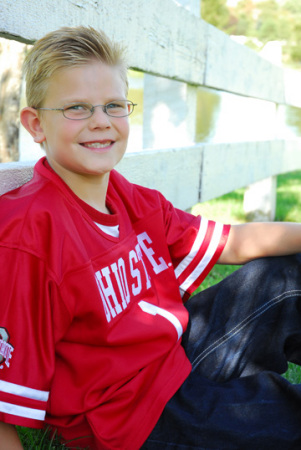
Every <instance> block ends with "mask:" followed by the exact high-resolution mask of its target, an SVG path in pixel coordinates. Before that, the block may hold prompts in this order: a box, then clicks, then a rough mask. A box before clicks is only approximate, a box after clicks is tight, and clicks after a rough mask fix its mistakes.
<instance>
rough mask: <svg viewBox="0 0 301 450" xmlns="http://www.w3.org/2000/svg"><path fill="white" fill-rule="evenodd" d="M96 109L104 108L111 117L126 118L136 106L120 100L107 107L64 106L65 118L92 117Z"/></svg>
mask: <svg viewBox="0 0 301 450" xmlns="http://www.w3.org/2000/svg"><path fill="white" fill-rule="evenodd" d="M96 107H100V108H103V110H104V112H106V113H107V114H108V115H109V116H113V117H125V116H128V115H129V114H131V113H132V112H133V109H134V105H133V103H132V102H130V101H128V100H118V101H115V100H114V101H112V102H110V103H107V104H106V105H95V106H93V105H91V104H89V103H77V104H74V105H66V106H64V116H65V117H66V118H68V119H84V118H88V117H90V116H92V114H93V113H94V110H95V108H96Z"/></svg>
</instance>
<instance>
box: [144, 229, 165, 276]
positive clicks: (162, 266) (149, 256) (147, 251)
mask: <svg viewBox="0 0 301 450" xmlns="http://www.w3.org/2000/svg"><path fill="white" fill-rule="evenodd" d="M137 238H138V242H139V245H140V247H141V249H142V251H143V252H144V254H145V256H146V257H147V259H148V260H149V262H150V263H151V265H152V266H153V269H154V272H155V273H156V274H158V273H160V272H162V271H163V270H166V269H167V268H168V266H167V264H166V262H165V261H164V259H163V258H162V256H160V257H159V258H158V261H159V262H160V264H158V262H157V261H156V260H155V258H154V257H153V255H154V254H155V252H154V250H153V249H152V248H151V247H148V246H147V245H146V242H147V243H148V244H151V243H152V242H153V241H152V240H151V238H150V237H149V235H148V234H147V233H146V232H145V231H144V233H141V234H139V235H138V236H137Z"/></svg>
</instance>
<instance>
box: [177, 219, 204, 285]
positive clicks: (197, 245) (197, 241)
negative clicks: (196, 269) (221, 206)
mask: <svg viewBox="0 0 301 450" xmlns="http://www.w3.org/2000/svg"><path fill="white" fill-rule="evenodd" d="M207 229H208V220H207V219H206V218H205V217H202V219H201V225H200V229H199V232H198V234H197V237H196V239H195V241H194V243H193V246H192V247H191V250H190V252H189V253H188V255H187V256H185V258H184V259H183V260H182V261H181V262H180V264H179V265H178V266H177V267H176V269H175V275H176V278H179V276H180V275H181V273H183V272H184V270H185V269H186V267H188V266H189V264H190V263H191V261H192V260H193V258H195V256H196V254H197V252H198V251H199V249H200V247H201V245H202V244H203V242H204V239H205V237H206V233H207Z"/></svg>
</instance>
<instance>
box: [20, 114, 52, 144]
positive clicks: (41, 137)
mask: <svg viewBox="0 0 301 450" xmlns="http://www.w3.org/2000/svg"><path fill="white" fill-rule="evenodd" d="M20 120H21V123H22V125H23V127H25V128H26V130H27V131H28V132H29V133H30V134H31V136H32V137H33V139H34V141H35V142H37V143H39V144H41V143H42V142H44V141H45V140H46V136H45V134H44V131H43V128H42V125H41V120H40V117H39V114H38V111H37V110H36V109H34V108H31V107H29V106H27V107H26V108H23V109H22V110H21V113H20Z"/></svg>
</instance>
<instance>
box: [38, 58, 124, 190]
mask: <svg viewBox="0 0 301 450" xmlns="http://www.w3.org/2000/svg"><path fill="white" fill-rule="evenodd" d="M125 90H126V89H125V84H124V82H123V81H122V79H121V76H120V72H119V68H118V67H111V66H108V65H106V64H104V63H101V62H99V61H96V60H95V61H91V63H88V64H85V65H82V66H76V67H72V68H66V69H62V70H59V71H57V72H56V73H54V75H53V76H52V77H51V78H50V80H49V85H48V89H47V93H46V97H45V100H44V102H43V105H42V106H43V107H47V108H62V107H63V106H64V105H69V104H74V103H78V102H79V103H83V102H86V103H91V105H105V104H106V103H108V102H110V101H112V100H125V99H126V96H125V94H126V92H125ZM39 115H40V126H41V133H40V135H39V137H38V139H36V140H38V142H44V146H45V150H46V155H47V159H48V161H49V163H50V165H51V166H52V168H53V169H54V170H55V171H56V172H57V173H58V175H60V177H61V178H63V180H64V181H65V182H66V183H67V184H68V185H69V186H70V187H71V189H73V190H75V192H76V190H77V189H78V188H77V189H75V188H74V187H75V186H76V185H79V184H80V183H85V180H86V182H87V183H89V182H91V181H92V180H93V183H95V182H97V181H98V180H99V182H101V183H103V182H104V184H105V185H107V182H108V178H109V172H110V171H111V170H112V169H113V168H114V167H115V165H116V164H117V163H118V162H119V161H120V160H121V158H122V157H123V155H124V153H125V150H126V145H127V140H128V134H129V124H128V117H111V116H109V115H107V114H106V113H105V112H104V111H103V109H102V108H101V107H97V108H95V110H94V113H93V115H92V116H91V117H89V118H87V119H82V120H70V119H67V118H66V117H64V116H63V114H62V112H61V111H41V112H39ZM79 180H80V183H78V181H79Z"/></svg>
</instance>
